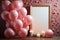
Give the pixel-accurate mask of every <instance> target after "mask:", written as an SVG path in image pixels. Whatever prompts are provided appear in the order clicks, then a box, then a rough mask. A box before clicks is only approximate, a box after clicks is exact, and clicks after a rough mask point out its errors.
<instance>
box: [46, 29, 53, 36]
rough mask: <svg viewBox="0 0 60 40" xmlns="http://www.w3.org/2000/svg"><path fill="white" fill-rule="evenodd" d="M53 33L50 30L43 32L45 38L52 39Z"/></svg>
mask: <svg viewBox="0 0 60 40" xmlns="http://www.w3.org/2000/svg"><path fill="white" fill-rule="evenodd" d="M53 34H54V33H53V31H52V30H51V29H49V30H47V31H46V32H45V36H46V37H53Z"/></svg>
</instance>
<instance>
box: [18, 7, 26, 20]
mask: <svg viewBox="0 0 60 40" xmlns="http://www.w3.org/2000/svg"><path fill="white" fill-rule="evenodd" d="M17 11H18V14H19V16H18V19H22V18H23V17H25V16H26V15H27V9H26V8H24V7H22V8H21V9H18V10H17Z"/></svg>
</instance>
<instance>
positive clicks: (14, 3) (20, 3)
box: [12, 1, 23, 9]
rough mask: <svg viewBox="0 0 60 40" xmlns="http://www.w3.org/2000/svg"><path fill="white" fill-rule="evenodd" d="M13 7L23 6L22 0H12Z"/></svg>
mask: <svg viewBox="0 0 60 40" xmlns="http://www.w3.org/2000/svg"><path fill="white" fill-rule="evenodd" d="M12 3H13V5H14V7H15V8H17V9H20V8H21V7H23V2H22V1H13V2H12Z"/></svg>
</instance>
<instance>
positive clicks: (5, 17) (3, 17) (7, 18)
mask: <svg viewBox="0 0 60 40" xmlns="http://www.w3.org/2000/svg"><path fill="white" fill-rule="evenodd" d="M1 18H2V19H3V20H6V21H9V20H10V18H9V12H8V11H3V12H2V13H1Z"/></svg>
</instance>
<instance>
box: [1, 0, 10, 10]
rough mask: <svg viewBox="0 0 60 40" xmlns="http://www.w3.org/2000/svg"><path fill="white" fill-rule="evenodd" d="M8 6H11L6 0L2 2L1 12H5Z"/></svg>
mask: <svg viewBox="0 0 60 40" xmlns="http://www.w3.org/2000/svg"><path fill="white" fill-rule="evenodd" d="M10 4H11V2H10V1H8V0H4V1H2V9H3V10H6V7H7V6H8V5H10Z"/></svg>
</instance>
